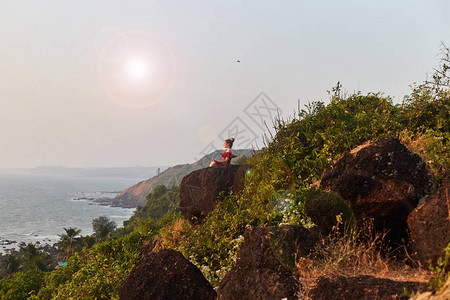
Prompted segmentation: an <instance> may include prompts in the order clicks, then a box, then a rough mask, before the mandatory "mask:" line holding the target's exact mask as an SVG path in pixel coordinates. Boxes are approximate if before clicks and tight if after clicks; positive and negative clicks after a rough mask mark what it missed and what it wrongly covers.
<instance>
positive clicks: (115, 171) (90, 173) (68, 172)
mask: <svg viewBox="0 0 450 300" xmlns="http://www.w3.org/2000/svg"><path fill="white" fill-rule="evenodd" d="M167 168H169V167H168V166H154V167H140V166H136V167H113V168H103V167H95V168H68V167H62V166H39V167H36V168H3V169H1V168H0V173H9V174H11V173H13V174H33V175H55V176H75V177H78V176H79V177H116V178H151V177H153V176H155V175H157V174H158V172H163V171H164V170H166V169H167Z"/></svg>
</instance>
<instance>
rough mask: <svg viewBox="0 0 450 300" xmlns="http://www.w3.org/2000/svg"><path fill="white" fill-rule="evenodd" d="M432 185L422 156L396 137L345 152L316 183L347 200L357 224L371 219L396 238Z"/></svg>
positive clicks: (403, 233)
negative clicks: (409, 215)
mask: <svg viewBox="0 0 450 300" xmlns="http://www.w3.org/2000/svg"><path fill="white" fill-rule="evenodd" d="M432 186H433V184H432V180H431V174H430V173H429V171H428V170H427V168H426V165H425V163H424V161H423V160H422V158H421V157H420V156H419V155H417V154H413V153H411V152H410V151H409V150H408V149H407V148H406V147H405V146H403V145H402V144H401V143H400V141H399V140H398V139H396V138H391V139H386V140H380V141H377V142H367V143H365V144H363V145H361V146H359V147H357V148H355V149H353V150H351V151H348V152H346V153H345V154H344V155H343V156H342V158H340V159H339V160H338V161H337V162H336V163H335V165H334V166H333V167H332V168H331V169H330V170H327V171H326V172H325V173H324V175H323V176H322V179H321V182H320V187H321V188H322V189H324V190H327V191H332V192H334V193H336V194H338V195H339V196H340V197H342V198H343V199H344V200H345V201H346V202H347V204H348V205H349V207H350V209H351V210H352V212H353V215H354V216H355V218H356V220H357V222H358V223H359V224H360V225H361V224H363V223H364V221H365V220H366V219H371V220H372V221H373V224H374V225H375V228H376V229H379V230H381V229H384V228H385V229H387V230H389V238H390V239H392V240H397V241H399V240H400V239H401V238H404V237H406V227H407V225H406V218H407V216H408V214H409V213H410V212H411V210H412V209H414V208H415V207H416V206H417V204H418V203H419V200H420V199H421V198H423V197H424V196H426V195H427V194H429V193H430V192H431V190H432ZM313 221H314V220H313ZM318 225H320V224H318Z"/></svg>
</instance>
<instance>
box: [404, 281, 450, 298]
mask: <svg viewBox="0 0 450 300" xmlns="http://www.w3.org/2000/svg"><path fill="white" fill-rule="evenodd" d="M410 299H411V300H450V277H449V278H448V279H447V281H446V282H445V284H444V286H443V287H442V288H441V289H440V290H439V291H437V292H436V293H433V292H425V293H419V295H417V296H415V297H413V298H410Z"/></svg>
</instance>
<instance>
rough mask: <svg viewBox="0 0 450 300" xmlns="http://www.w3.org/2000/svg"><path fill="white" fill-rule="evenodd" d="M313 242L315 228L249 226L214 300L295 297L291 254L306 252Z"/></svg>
mask: <svg viewBox="0 0 450 300" xmlns="http://www.w3.org/2000/svg"><path fill="white" fill-rule="evenodd" d="M317 241H318V235H317V234H316V233H315V231H311V230H308V229H306V228H303V227H301V226H294V225H286V226H280V227H269V228H265V227H250V228H249V229H247V230H246V231H245V233H244V242H243V243H242V244H241V246H240V248H239V253H238V258H237V261H236V266H234V267H233V268H232V269H231V271H229V272H228V273H227V274H226V275H225V277H224V279H223V280H222V282H221V283H220V286H219V289H218V291H217V294H218V299H239V300H240V299H285V298H286V299H297V296H296V294H297V293H298V291H299V283H298V281H297V279H296V278H295V276H294V273H293V272H292V269H293V268H294V259H295V256H297V257H298V256H303V255H308V254H309V253H310V251H311V250H312V249H313V248H314V246H315V245H316V242H317Z"/></svg>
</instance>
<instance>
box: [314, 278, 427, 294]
mask: <svg viewBox="0 0 450 300" xmlns="http://www.w3.org/2000/svg"><path fill="white" fill-rule="evenodd" d="M404 288H407V289H408V290H409V291H414V292H416V291H418V290H420V289H422V290H426V283H425V284H424V283H421V282H413V281H394V280H390V279H386V278H376V277H373V276H368V275H359V276H353V277H346V276H342V275H333V276H332V277H330V276H322V277H319V279H318V280H317V285H316V286H315V287H314V288H313V289H312V290H311V291H310V292H309V297H310V298H311V299H313V300H316V299H317V300H322V299H323V300H328V299H367V300H369V299H370V300H371V299H399V298H400V295H402V293H403V291H404Z"/></svg>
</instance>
